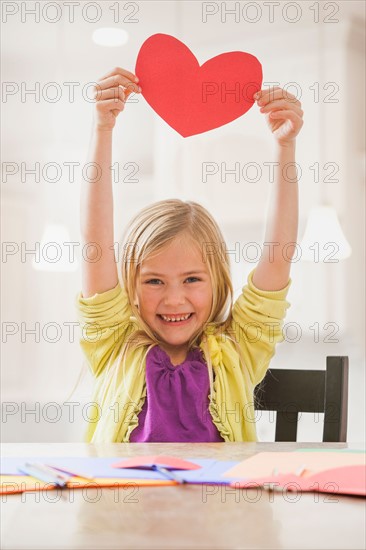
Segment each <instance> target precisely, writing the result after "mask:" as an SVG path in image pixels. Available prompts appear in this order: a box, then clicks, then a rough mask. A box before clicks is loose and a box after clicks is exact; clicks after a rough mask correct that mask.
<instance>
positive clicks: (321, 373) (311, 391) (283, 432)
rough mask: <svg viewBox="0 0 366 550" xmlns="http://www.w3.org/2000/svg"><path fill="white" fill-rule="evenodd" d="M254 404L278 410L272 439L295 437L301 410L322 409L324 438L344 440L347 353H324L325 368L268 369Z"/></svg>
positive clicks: (345, 430) (327, 439)
mask: <svg viewBox="0 0 366 550" xmlns="http://www.w3.org/2000/svg"><path fill="white" fill-rule="evenodd" d="M254 406H255V409H256V410H260V411H277V415H276V435H275V441H296V436H297V423H298V415H299V413H301V412H312V413H324V429H323V441H324V442H327V441H346V438H347V406H348V357H346V356H345V357H327V368H326V370H293V369H268V371H267V373H266V376H265V377H264V379H263V380H262V382H261V383H260V384H258V386H257V387H256V388H255V390H254Z"/></svg>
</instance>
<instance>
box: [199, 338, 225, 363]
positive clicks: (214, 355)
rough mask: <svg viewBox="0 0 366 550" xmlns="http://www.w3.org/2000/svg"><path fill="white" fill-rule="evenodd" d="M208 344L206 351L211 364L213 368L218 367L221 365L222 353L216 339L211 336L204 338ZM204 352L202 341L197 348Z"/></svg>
mask: <svg viewBox="0 0 366 550" xmlns="http://www.w3.org/2000/svg"><path fill="white" fill-rule="evenodd" d="M205 337H206V339H207V343H208V349H209V353H210V357H211V363H212V366H213V367H218V366H219V365H220V364H221V363H222V352H221V348H220V346H219V344H218V343H217V339H216V337H215V336H214V335H213V334H208V335H206V336H205ZM199 347H200V348H201V349H202V351H204V347H205V346H204V341H201V343H200V346H199Z"/></svg>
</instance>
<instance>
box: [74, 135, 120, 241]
mask: <svg viewBox="0 0 366 550" xmlns="http://www.w3.org/2000/svg"><path fill="white" fill-rule="evenodd" d="M87 163H88V164H89V163H93V165H94V166H93V167H88V170H87V171H86V170H84V171H83V172H84V173H85V177H84V178H83V181H82V189H81V212H80V223H81V235H82V237H83V239H84V240H85V241H86V242H97V243H98V244H99V245H100V246H101V247H104V246H110V245H112V244H113V240H114V239H113V191H112V174H111V165H112V130H108V131H105V130H98V129H95V128H94V127H93V129H92V134H91V138H90V143H89V151H88V158H87Z"/></svg>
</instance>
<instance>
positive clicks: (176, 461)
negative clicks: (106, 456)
mask: <svg viewBox="0 0 366 550" xmlns="http://www.w3.org/2000/svg"><path fill="white" fill-rule="evenodd" d="M154 464H158V465H159V466H162V467H164V468H167V469H169V470H197V469H199V468H201V466H200V465H199V464H195V463H194V462H188V461H187V460H182V459H181V458H176V457H175V456H168V455H146V456H136V457H133V458H128V459H127V460H120V461H118V462H116V463H115V464H112V468H152V466H153V465H154Z"/></svg>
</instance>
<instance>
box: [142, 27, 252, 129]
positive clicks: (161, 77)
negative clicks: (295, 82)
mask: <svg viewBox="0 0 366 550" xmlns="http://www.w3.org/2000/svg"><path fill="white" fill-rule="evenodd" d="M135 74H136V76H137V77H138V78H139V85H140V86H141V88H142V92H141V94H142V95H143V96H144V98H145V99H146V101H147V102H148V103H149V105H150V106H151V107H152V109H154V111H155V112H156V113H157V114H158V115H159V116H160V117H161V118H162V119H163V120H165V122H166V123H167V124H169V126H171V127H172V128H173V129H174V130H176V131H177V132H178V133H179V134H180V135H181V136H183V137H189V136H193V135H196V134H202V133H203V132H207V131H209V130H213V129H214V128H219V127H220V126H224V125H225V124H228V123H229V122H232V121H233V120H236V119H237V118H239V117H240V116H242V115H244V114H245V113H246V112H247V111H248V110H249V109H250V108H251V107H252V105H253V104H254V99H253V95H254V94H255V93H256V92H257V91H258V90H260V89H261V86H262V66H261V64H260V62H259V61H258V59H257V58H256V57H254V56H253V55H251V54H249V53H245V52H238V51H235V52H227V53H222V54H220V55H217V56H216V57H213V58H212V59H209V60H208V61H206V62H205V63H204V64H203V65H201V66H200V65H199V63H198V61H197V59H196V58H195V56H194V55H193V53H192V52H191V51H190V49H189V48H188V47H187V46H186V45H185V44H183V42H180V41H179V40H177V39H176V38H174V36H170V35H168V34H154V35H152V36H150V37H149V38H148V39H147V40H145V42H144V43H143V45H142V46H141V48H140V51H139V54H138V56H137V61H136V68H135Z"/></svg>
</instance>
